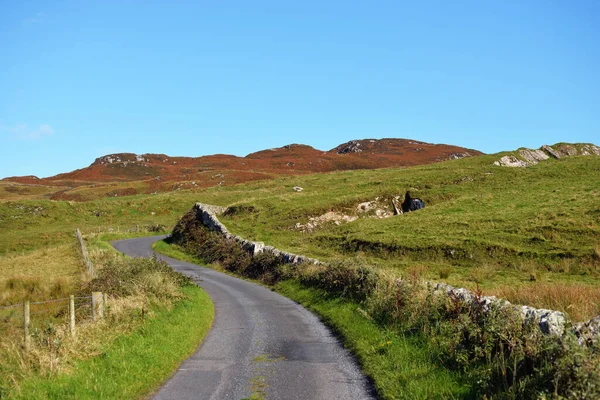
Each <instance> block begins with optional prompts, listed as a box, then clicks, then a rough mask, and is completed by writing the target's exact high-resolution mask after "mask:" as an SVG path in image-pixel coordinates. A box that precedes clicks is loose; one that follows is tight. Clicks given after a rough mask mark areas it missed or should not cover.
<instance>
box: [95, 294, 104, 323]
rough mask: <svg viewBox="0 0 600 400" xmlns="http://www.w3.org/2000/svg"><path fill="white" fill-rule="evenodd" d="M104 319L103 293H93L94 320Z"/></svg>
mask: <svg viewBox="0 0 600 400" xmlns="http://www.w3.org/2000/svg"><path fill="white" fill-rule="evenodd" d="M99 318H104V301H103V297H102V292H92V320H94V321H96V320H97V319H99Z"/></svg>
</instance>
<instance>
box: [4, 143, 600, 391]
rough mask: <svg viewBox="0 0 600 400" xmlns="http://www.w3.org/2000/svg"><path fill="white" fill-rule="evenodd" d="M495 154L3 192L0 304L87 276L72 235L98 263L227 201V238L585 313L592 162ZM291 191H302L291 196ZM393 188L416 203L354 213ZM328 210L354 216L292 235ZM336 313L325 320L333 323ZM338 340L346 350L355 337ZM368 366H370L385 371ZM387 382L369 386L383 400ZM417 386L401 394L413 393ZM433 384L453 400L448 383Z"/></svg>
mask: <svg viewBox="0 0 600 400" xmlns="http://www.w3.org/2000/svg"><path fill="white" fill-rule="evenodd" d="M501 155H502V154H500V155H488V156H481V157H474V158H467V159H462V160H454V161H448V162H443V163H438V164H433V165H428V166H420V167H412V168H389V169H380V170H357V171H347V172H338V173H327V174H315V175H310V176H300V177H286V178H279V179H274V180H266V181H259V182H252V183H247V184H243V185H237V186H229V187H215V188H211V189H203V190H196V191H186V190H181V191H175V192H171V193H159V194H152V195H136V196H128V197H111V198H103V199H99V200H92V201H88V202H67V201H50V200H42V199H39V198H37V199H36V198H34V197H36V196H35V194H36V193H35V190H33V189H28V190H27V191H26V193H25V192H24V193H23V194H22V195H20V194H19V193H16V192H15V190H13V189H11V191H9V192H7V193H8V194H6V195H3V196H2V201H1V202H0V229H2V232H3V234H2V235H1V236H0V288H1V289H2V290H1V291H0V293H1V295H0V306H1V305H5V304H11V303H16V302H19V301H21V300H22V299H24V298H29V299H31V300H47V299H49V298H61V297H64V296H65V295H66V294H69V293H71V292H72V291H73V290H77V289H78V288H80V287H81V285H82V284H84V283H85V282H87V281H89V276H86V274H85V273H84V272H83V270H84V269H83V265H82V262H81V257H80V254H79V250H78V248H77V245H76V242H75V238H74V233H73V232H74V230H75V228H80V229H81V230H82V232H83V233H84V235H85V237H86V241H87V243H88V245H89V246H90V247H91V252H92V256H93V257H96V258H97V259H99V260H100V261H99V262H100V263H102V262H103V261H102V260H103V257H105V255H103V254H105V253H106V252H107V250H108V248H109V246H108V244H107V241H108V240H112V239H116V238H123V237H130V236H139V235H149V234H156V233H159V232H164V231H169V230H170V229H171V228H172V227H173V226H174V225H175V223H176V222H177V221H178V220H179V218H180V217H181V216H182V215H183V214H184V213H186V212H187V211H188V210H189V209H190V208H191V207H192V205H193V204H194V202H197V201H200V202H203V203H208V204H216V205H223V206H232V207H230V208H229V210H228V211H227V212H226V213H225V215H223V216H221V217H220V219H221V220H222V221H223V222H224V223H225V225H226V226H227V227H228V228H229V229H230V231H232V232H234V233H236V234H238V235H240V236H243V237H246V238H249V239H253V240H259V241H263V242H265V243H266V244H269V245H273V246H276V247H278V248H281V249H284V250H288V251H291V252H294V253H298V254H305V255H308V256H311V257H315V258H319V259H321V260H323V261H330V262H337V261H339V260H347V259H351V260H352V261H353V262H355V263H357V264H361V265H370V266H373V267H375V268H377V269H379V270H380V271H384V272H385V274H386V275H388V276H389V275H391V276H403V277H408V278H410V279H411V280H415V279H427V280H434V281H444V282H447V283H450V284H452V285H455V286H463V287H468V288H471V289H475V288H477V287H479V288H480V289H481V290H482V291H483V293H484V294H496V295H500V296H502V297H506V298H508V299H509V300H510V301H512V302H515V303H520V304H529V305H533V306H537V307H545V308H551V309H558V310H562V311H565V312H567V313H568V314H570V315H571V317H572V318H573V319H574V320H585V319H588V318H590V317H593V316H595V315H597V314H599V313H600V285H598V282H599V277H600V178H599V177H600V158H599V157H571V158H567V159H562V160H548V161H545V162H542V163H540V164H539V165H536V166H532V167H529V168H525V169H522V168H517V169H513V168H505V167H498V166H494V165H493V161H495V160H497V159H498V158H499V157H500V156H501ZM294 186H301V187H302V188H303V189H304V190H303V191H302V192H295V191H293V190H292V188H293V187H294ZM82 190H84V189H82ZM407 190H410V191H411V193H412V194H413V196H415V197H419V198H421V199H423V200H424V201H425V203H426V208H425V209H423V210H419V211H418V212H413V213H408V214H404V215H399V216H394V217H390V218H385V219H381V218H376V217H375V211H374V210H371V211H366V212H362V211H360V210H359V209H358V205H359V204H360V203H363V202H367V201H370V202H373V204H374V205H375V208H381V209H382V210H384V211H390V210H391V198H392V197H393V196H402V195H403V194H404V193H405V192H406V191H407ZM43 192H44V191H43V190H42V191H40V193H43ZM90 197H93V196H92V194H90ZM328 212H334V213H335V214H336V215H346V216H351V217H358V219H357V220H355V221H353V222H349V223H340V224H339V225H337V224H335V223H334V222H324V223H322V224H320V225H319V226H318V227H316V228H315V229H312V230H306V231H302V229H298V228H297V226H298V224H300V226H302V225H306V224H307V222H309V221H310V218H311V217H318V216H320V215H323V214H325V213H328ZM280 290H282V291H284V292H286V290H287V291H288V292H289V293H288V294H289V295H290V296H292V297H295V298H298V299H304V300H303V301H306V302H308V303H311V301H310V299H311V298H313V299H314V298H316V297H314V293H313V294H310V293H308V292H306V293H304V292H302V290H304V289H301V288H295V287H294V286H288V287H287V289H286V288H285V287H281V288H280ZM311 290H312V289H311ZM303 293H304V294H303ZM303 296H304V297H303ZM317 297H318V296H317ZM307 299H308V300H307ZM332 301H334V300H332ZM313 303H315V302H313ZM132 304H133V303H132ZM332 304H333V303H332ZM332 304H329V305H325V304H321V305H319V304H317V303H315V304H314V305H313V307H315V309H316V310H317V311H319V312H320V313H321V314H322V315H324V316H325V317H326V316H327V314H328V313H329V314H331V315H333V314H335V313H336V312H337V311H335V310H338V311H340V312H341V310H344V309H345V308H344V307H347V306H345V305H343V304H340V305H335V304H333V305H332ZM350 307H353V306H350ZM319 308H320V309H319ZM331 310H334V311H331ZM326 318H329V317H326ZM332 318H333V317H332ZM344 318H345V317H344ZM344 318H342V319H341V320H339V321H337V322H336V321H333V320H331V321H330V322H331V323H332V324H333V325H336V324H337V325H338V326H342V325H343V324H344V323H345V322H344ZM365 329H367V328H365ZM367 330H368V329H367ZM346 334H347V335H352V331H351V330H350V331H348V333H346ZM358 336H360V332H359V333H358ZM111 340H112V339H111ZM352 340H355V342H354V343H355V345H356V346H359V345H358V344H356V343H360V337H358V338H356V339H351V338H350V339H349V343H352ZM394 343H396V342H394ZM413 344H417V343H413ZM350 345H352V344H350ZM411 345H412V344H411ZM419 346H421V345H418V346H417V347H419ZM359 347H360V346H359ZM359 347H356V348H355V349H354V350H355V352H357V354H359V357H363V356H365V357H367V356H368V354H369V351H370V350H368V349H367V350H364V349H363V350H361V349H360V348H359ZM415 348H416V347H415ZM420 348H421V350H419V351H425V352H427V351H426V350H424V348H422V347H420ZM361 351H362V352H363V356H361V355H360V354H361ZM398 351H399V350H398ZM423 354H426V353H423ZM84 359H85V357H84ZM380 361H381V360H380V359H377V360H375V361H374V362H373V364H372V365H374V366H375V367H374V368H380V366H381V365H385V363H383V364H382V363H381V362H380ZM428 362H429V361H428ZM367 364H368V361H367V362H365V365H367ZM432 365H433V364H432ZM428 368H429V367H428ZM433 368H436V367H433ZM432 371H433V370H432ZM372 373H373V374H379V373H378V372H377V371H375V370H374V371H373V372H372ZM436 374H437V372H436V373H435V374H434V375H431V379H434V380H435V379H438V378H436V376H438V375H436ZM440 374H441V375H439V377H442V378H440V379H442V380H443V379H444V378H443V372H440ZM25 375H27V374H25ZM384 378H385V377H384ZM456 378H457V379H459V378H460V377H459V376H458V375H457V376H456ZM28 379H29V378H28ZM36 379H37V378H36ZM395 379H396V378H394V377H390V379H389V383H382V385H383V386H381V387H380V389H382V388H387V389H383V390H391V392H390V393H395V390H396V389H397V388H396V389H393V387H394V385H396V383H394V382H396V381H395ZM426 379H430V378H426ZM453 379H454V378H453ZM460 379H462V378H460ZM460 379H459V380H460ZM32 382H33V381H32ZM39 382H40V383H39V385H42V386H40V388H41V387H44V386H43V385H46V384H45V383H41V382H42V381H39ZM380 382H381V381H380ZM423 382H427V381H426V380H425V381H423ZM457 382H458V381H457ZM36 385H37V384H34V386H33V387H34V389H35V387H36ZM436 385H437V384H436ZM453 385H454V384H453ZM426 386H427V384H426V383H425V384H424V386H419V385H417V386H415V390H416V392H414V393H418V391H419V390H422V387H426ZM436 387H438V389H440V390H442V392H443V391H444V390H448V392H447V393H455V394H456V395H457V396H459V397H460V396H461V395H460V394H459V393H463V394H464V392H462V391H463V387H462V385H461V384H458V386H456V385H455V386H452V387H450V386H448V387H447V389H444V385H437V386H436ZM35 390H37V389H35ZM40 390H41V389H40ZM48 390H51V389H48ZM52 390H54V389H52ZM421 393H423V392H421ZM392 397H393V395H392Z"/></svg>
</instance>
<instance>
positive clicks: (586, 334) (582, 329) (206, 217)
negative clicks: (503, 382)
mask: <svg viewBox="0 0 600 400" xmlns="http://www.w3.org/2000/svg"><path fill="white" fill-rule="evenodd" d="M363 204H364V203H363ZM365 207H366V204H365ZM194 210H195V212H196V218H197V219H198V220H199V221H201V222H202V223H203V224H204V226H206V227H208V228H209V229H212V230H213V231H216V232H219V233H221V234H222V235H223V236H224V237H225V238H227V239H231V240H235V241H236V242H237V243H239V244H240V246H241V247H242V248H243V249H245V250H246V251H248V252H249V253H251V254H258V253H261V252H270V253H272V254H274V255H276V256H278V257H281V259H282V261H283V262H284V263H289V264H300V263H309V264H318V265H324V264H323V263H321V262H320V261H319V260H316V259H314V258H310V257H306V256H302V255H298V254H293V253H288V252H286V251H281V250H278V249H276V248H274V247H272V246H265V245H264V243H262V242H253V241H250V240H246V239H244V238H242V237H240V236H237V235H233V234H232V233H230V232H229V231H228V230H227V228H226V227H225V225H223V224H222V223H221V222H220V221H219V219H218V218H217V214H220V213H222V212H224V211H225V207H218V206H212V205H207V204H202V203H196V204H195V205H194ZM425 285H426V286H427V287H428V288H429V290H431V291H432V292H433V293H434V294H435V293H442V294H444V295H446V296H448V297H450V298H452V299H455V300H458V301H461V302H462V303H465V304H471V305H476V306H478V307H482V309H483V310H484V311H486V312H487V311H488V310H490V309H491V308H492V307H510V308H512V309H514V310H515V311H517V315H519V316H520V318H521V319H522V321H523V324H524V325H530V324H533V325H535V326H537V327H538V328H539V329H540V331H541V332H543V333H545V334H547V335H552V336H557V337H561V336H563V335H564V334H566V333H572V334H575V335H576V336H577V338H578V341H579V343H580V344H581V345H584V344H590V343H596V342H597V341H598V338H599V337H600V315H599V316H597V317H595V318H593V319H592V320H590V321H588V322H582V323H578V324H575V325H574V326H573V327H570V321H569V318H568V317H567V316H566V315H565V314H563V313H562V312H559V311H553V310H546V309H538V308H534V307H530V306H518V305H513V304H511V303H510V302H509V301H507V300H504V299H498V298H496V297H495V296H478V295H476V294H475V293H473V292H471V291H470V290H468V289H464V288H456V287H453V286H450V285H447V284H445V283H434V282H425Z"/></svg>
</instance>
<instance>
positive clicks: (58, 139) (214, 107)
mask: <svg viewBox="0 0 600 400" xmlns="http://www.w3.org/2000/svg"><path fill="white" fill-rule="evenodd" d="M598 21H600V1H597V0H589V1H586V0H569V1H567V0H564V1H553V0H542V1H536V0H515V1H509V0H495V1H492V0H489V1H488V0H474V1H462V0H457V1H446V0H440V1H422V2H421V1H407V2H403V1H399V0H395V1H389V2H387V1H386V2H380V1H362V0H361V1H358V0H357V1H348V0H345V1H333V0H332V1H308V0H305V1H294V2H292V1H281V0H275V1H260V0H252V1H247V0H244V1H234V0H227V1H216V0H213V1H200V0H198V1H189V2H186V1H125V0H123V1H117V0H114V1H110V0H109V1H107V0H103V1H69V0H66V1H39V2H36V1H10V0H0V135H1V136H0V137H1V139H2V140H1V145H0V178H1V177H6V176H12V175H30V174H33V175H38V176H40V177H44V176H49V175H54V174H56V173H59V172H67V171H71V170H73V169H76V168H81V167H84V166H87V165H89V164H90V163H92V162H93V161H94V159H95V158H96V157H99V156H102V155H105V154H109V153H116V152H132V153H138V154H141V153H166V154H168V155H171V156H200V155H205V154H215V153H229V154H236V155H246V154H248V153H250V152H253V151H256V150H260V149H265V148H270V147H278V146H282V145H285V144H288V143H304V144H309V145H311V146H313V147H316V148H318V149H323V150H328V149H330V148H332V147H334V146H336V145H338V144H340V143H342V142H346V141H348V140H352V139H362V138H383V137H400V138H412V139H417V140H423V141H427V142H433V143H449V144H456V145H461V146H466V147H471V148H476V149H479V150H482V151H484V152H488V153H490V152H497V151H501V150H512V149H515V148H518V147H521V146H528V147H539V146H540V145H542V144H546V143H548V144H552V143H555V142H559V141H569V142H595V143H596V144H600V23H599V22H598Z"/></svg>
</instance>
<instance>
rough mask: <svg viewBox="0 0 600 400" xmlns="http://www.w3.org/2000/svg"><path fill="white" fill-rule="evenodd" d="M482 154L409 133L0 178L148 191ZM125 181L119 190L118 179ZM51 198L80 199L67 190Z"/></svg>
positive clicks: (113, 160) (117, 158)
mask: <svg viewBox="0 0 600 400" xmlns="http://www.w3.org/2000/svg"><path fill="white" fill-rule="evenodd" d="M481 154H483V153H482V152H480V151H478V150H473V149H466V148H463V147H459V146H453V145H447V144H431V143H425V142H420V141H416V140H410V139H393V138H390V139H362V140H352V141H349V142H346V143H343V144H340V145H339V146H336V147H335V148H333V149H331V150H328V151H322V150H317V149H315V148H313V147H311V146H308V145H304V144H290V145H286V146H283V147H279V148H273V149H267V150H262V151H258V152H255V153H251V154H248V155H247V156H245V157H237V156H233V155H227V154H215V155H209V156H202V157H171V156H168V155H166V154H141V155H137V154H133V153H119V154H109V155H106V156H102V157H99V158H97V159H96V160H95V161H94V162H93V163H92V164H90V165H89V166H88V167H85V168H81V169H77V170H75V171H71V172H65V173H61V174H58V175H55V176H52V177H48V178H42V179H40V178H37V177H35V176H21V177H9V178H5V179H3V180H2V181H3V182H14V183H21V184H30V185H31V184H37V185H46V186H61V187H63V188H64V187H70V188H75V187H80V186H90V185H98V184H100V185H107V184H113V185H114V184H119V183H121V184H120V185H119V189H118V190H117V189H115V190H116V191H115V193H112V192H111V193H110V195H127V194H135V193H153V192H164V191H171V190H177V189H180V188H194V187H210V186H217V185H229V184H235V183H242V182H248V181H253V180H258V179H268V178H274V177H277V176H282V175H303V174H310V173H316V172H330V171H342V170H353V169H374V168H385V167H403V166H404V167H409V166H414V165H423V164H431V163H435V162H440V161H446V160H451V159H458V158H464V157H472V156H478V155H481ZM126 182H143V184H142V183H140V184H137V185H131V187H130V188H128V190H126V191H125V188H123V187H122V186H123V185H122V184H123V183H126ZM53 196H54V197H53V198H63V199H74V200H80V199H79V198H78V197H77V195H76V194H74V193H71V194H70V193H69V190H62V191H60V193H55V194H53Z"/></svg>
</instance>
